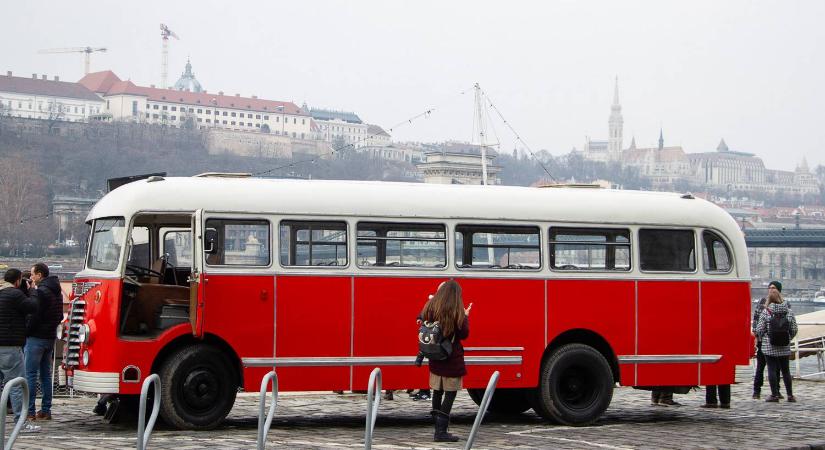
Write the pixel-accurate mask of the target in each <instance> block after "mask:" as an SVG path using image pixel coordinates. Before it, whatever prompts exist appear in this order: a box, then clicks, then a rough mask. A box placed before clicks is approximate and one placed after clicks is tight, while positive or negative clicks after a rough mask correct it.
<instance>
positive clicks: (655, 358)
mask: <svg viewBox="0 0 825 450" xmlns="http://www.w3.org/2000/svg"><path fill="white" fill-rule="evenodd" d="M720 359H722V355H621V356H619V357H618V360H619V364H663V363H675V364H688V363H715V362H717V361H719V360H720Z"/></svg>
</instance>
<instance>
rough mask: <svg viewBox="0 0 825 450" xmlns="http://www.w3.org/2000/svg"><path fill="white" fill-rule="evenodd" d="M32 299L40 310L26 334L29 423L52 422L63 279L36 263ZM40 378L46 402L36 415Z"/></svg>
mask: <svg viewBox="0 0 825 450" xmlns="http://www.w3.org/2000/svg"><path fill="white" fill-rule="evenodd" d="M31 272H32V278H31V281H32V284H33V286H34V287H33V288H32V289H31V297H32V299H34V300H36V301H37V307H38V310H37V312H36V313H34V314H32V315H31V316H30V317H29V324H28V330H27V333H26V347H25V354H26V379H27V380H28V382H29V387H30V389H31V392H32V395H31V396H30V397H29V412H28V416H29V420H51V419H52V411H51V410H52V389H53V387H52V363H53V362H54V342H55V339H56V338H57V327H58V325H59V324H60V322H61V321H62V320H63V295H62V293H61V288H60V280H58V279H57V276H55V275H49V266H47V265H46V264H44V263H37V264H35V265H34V266H32V269H31ZM38 373H39V375H40V389H41V392H42V393H43V399H42V400H41V404H40V411H37V413H36V414H35V400H36V399H35V395H34V392H35V389H34V387H35V384H36V383H37V379H38Z"/></svg>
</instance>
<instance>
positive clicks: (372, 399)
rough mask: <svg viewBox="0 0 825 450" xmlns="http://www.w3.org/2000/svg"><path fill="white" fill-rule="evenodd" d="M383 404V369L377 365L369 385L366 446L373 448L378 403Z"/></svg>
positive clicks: (365, 433)
mask: <svg viewBox="0 0 825 450" xmlns="http://www.w3.org/2000/svg"><path fill="white" fill-rule="evenodd" d="M380 404H381V369H380V368H378V367H376V368H375V369H372V373H370V382H369V386H368V387H367V426H366V430H365V431H364V448H365V449H366V450H370V449H371V448H372V432H373V431H375V419H376V418H377V417H378V405H380Z"/></svg>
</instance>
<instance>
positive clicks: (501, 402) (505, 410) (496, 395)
mask: <svg viewBox="0 0 825 450" xmlns="http://www.w3.org/2000/svg"><path fill="white" fill-rule="evenodd" d="M484 391H485V389H467V393H468V394H469V395H470V399H472V400H473V402H474V403H475V404H476V405H480V404H481V399H482V398H483V397H484ZM530 408H531V405H530V402H529V400H528V399H527V390H526V389H512V388H511V389H496V391H495V392H493V398H492V399H491V400H490V404H489V405H487V410H488V411H492V412H494V413H497V414H508V415H512V414H521V413H523V412H524V411H527V410H528V409H530Z"/></svg>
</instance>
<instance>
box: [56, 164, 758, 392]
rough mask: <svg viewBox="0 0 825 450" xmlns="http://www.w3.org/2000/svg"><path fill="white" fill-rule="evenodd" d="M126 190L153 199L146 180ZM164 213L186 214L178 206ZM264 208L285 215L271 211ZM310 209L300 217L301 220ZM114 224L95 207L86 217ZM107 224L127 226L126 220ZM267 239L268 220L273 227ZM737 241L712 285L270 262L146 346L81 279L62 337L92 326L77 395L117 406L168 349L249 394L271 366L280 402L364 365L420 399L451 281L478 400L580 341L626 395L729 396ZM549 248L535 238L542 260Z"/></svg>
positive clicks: (357, 384) (205, 284)
mask: <svg viewBox="0 0 825 450" xmlns="http://www.w3.org/2000/svg"><path fill="white" fill-rule="evenodd" d="M182 180H183V181H181V182H182V183H183V182H187V181H190V182H194V183H199V182H209V183H221V182H226V181H225V180H199V179H189V180H187V179H182ZM169 181H170V180H164V181H161V182H158V183H156V184H158V185H159V184H161V183H168V182H169ZM240 181H241V180H231V182H233V183H234V182H240ZM244 181H248V182H249V181H252V180H244ZM133 184H134V185H138V184H144V186H143V187H142V188H155V187H154V186H152V185H151V183H148V184H149V186H148V187H147V186H146V184H147V183H146V182H145V181H140V182H136V183H133ZM139 188H141V187H140V186H130V185H127V186H124V187H122V188H119V189H118V190H116V191H114V192H113V193H112V194H110V196H113V195H114V194H117V193H119V191H121V190H123V192H120V194H129V195H130V196H131V197H130V198H134V197H135V196H136V195H137V194H135V192H136V191H137V189H139ZM196 188H197V189H201V187H198V186H196ZM129 189H132V191H133V192H131V193H129V192H127V191H128V190H129ZM175 189H180V187H179V186H178V187H176V188H175ZM441 189H446V188H444V187H442V188H441ZM515 189H523V190H525V191H526V190H528V189H534V188H515ZM193 195H194V194H193ZM553 195H556V194H553ZM587 195H595V194H587ZM105 201H106V199H104V200H103V201H101V203H104V202H105ZM674 201H676V202H678V201H679V200H674ZM689 201H692V202H698V201H699V200H695V199H692V200H689ZM684 202H688V200H684ZM206 208H207V207H206V206H205V207H204V210H205V211H208V209H206ZM96 209H97V207H96ZM137 209H138V210H141V208H137ZM143 209H145V208H143ZM150 209H151V210H152V211H155V210H163V209H164V208H159V207H158V208H150ZM166 209H170V210H174V211H184V212H185V211H191V212H192V213H193V214H194V211H193V210H192V209H191V208H188V207H185V206H184V207H179V206H175V207H173V206H169V207H167V208H166ZM267 209H268V208H261V209H260V210H261V211H266V210H267ZM271 209H272V214H274V215H276V216H277V215H278V214H279V210H278V208H277V206H276V207H273V208H271ZM243 211H244V213H255V212H256V211H257V210H252V209H249V208H248V207H247V208H243ZM317 212H318V211H317V210H313V209H308V210H307V212H306V214H307V216H314V215H315V213H317ZM95 214H97V216H95ZM216 214H217V213H216ZM221 214H222V216H226V215H227V213H226V212H221ZM108 215H109V213H108V212H101V211H97V212H96V211H94V210H93V212H92V213H91V214H90V220H93V219H96V218H97V217H105V216H108ZM116 215H119V216H125V217H127V220H128V218H129V215H128V213H122V214H116ZM230 215H231V214H230ZM503 217H506V216H503ZM419 220H420V219H419ZM451 220H456V221H466V219H451ZM731 221H732V220H731ZM483 222H484V223H489V222H490V219H483ZM618 222H619V223H622V222H621V221H618ZM728 225H729V224H726V225H725V226H728ZM695 226H696V227H701V226H702V224H701V223H697V224H695ZM734 226H735V224H734ZM276 227H277V222H276V223H273V224H272V229H273V230H274V229H275V228H276ZM713 229H715V230H717V231H718V230H719V228H718V227H717V226H714V227H713ZM731 229H732V228H730V227H729V228H726V229H725V230H722V231H720V233H723V234H724V235H725V236H726V239H729V240H730V245H731V247H732V252H731V253H732V256H733V258H734V260H735V266H736V269H737V270H738V274H736V273H734V274H733V275H731V276H718V277H715V276H712V275H706V274H703V273H701V272H700V271H698V270H697V273H694V274H661V273H657V274H641V275H640V274H638V271H636V270H635V268H634V271H633V273H619V274H613V273H609V274H606V273H596V274H593V273H560V272H554V271H549V270H546V269H547V268H546V266H545V265H544V264H543V265H542V270H541V271H535V272H529V273H512V272H510V273H506V274H498V273H491V272H484V271H472V272H471V271H466V272H460V271H457V270H455V269H453V268H451V267H448V268H447V269H448V273H444V274H439V273H433V271H398V272H397V273H389V272H388V271H386V270H383V271H369V270H361V269H358V268H357V267H355V264H354V260H355V258H354V257H351V258H350V259H351V260H353V261H352V263H350V264H349V269H345V270H326V271H321V270H312V269H307V270H288V269H284V268H280V267H279V266H278V264H277V255H278V252H277V250H275V251H273V254H274V255H275V256H273V258H272V259H273V261H272V265H271V267H269V268H267V269H264V270H257V271H255V270H252V271H248V272H247V273H244V271H243V270H226V268H223V269H213V268H210V267H209V266H208V265H204V267H203V269H202V270H203V271H202V273H200V274H198V275H197V276H199V278H198V281H199V282H198V283H197V284H194V285H193V286H195V289H196V290H197V292H196V296H195V295H193V299H192V303H191V304H190V308H194V309H196V310H197V311H196V313H192V311H193V310H194V309H190V313H192V320H191V321H190V322H186V323H180V324H178V325H175V326H172V327H169V328H166V329H164V330H163V331H162V332H160V333H158V334H157V335H152V336H151V337H140V336H124V335H123V333H121V330H122V329H123V326H124V322H125V320H124V319H123V317H124V311H123V301H122V299H123V298H124V280H123V275H122V269H121V271H118V272H113V273H112V274H111V275H105V274H103V275H101V274H100V273H97V272H96V271H94V270H87V271H84V272H81V273H80V274H78V276H77V278H76V279H75V283H76V288H75V292H74V296H73V299H74V301H73V306H72V316H73V317H74V319H72V320H73V322H72V325H71V327H73V329H75V330H76V329H78V328H79V327H83V326H85V327H87V328H86V330H87V333H88V337H87V338H86V341H85V342H82V341H83V339H80V340H78V339H77V335H76V334H75V335H71V334H70V338H71V336H74V339H75V342H70V348H69V350H68V354H69V355H70V356H73V358H74V359H72V358H71V357H70V358H68V359H67V361H74V362H73V363H70V364H68V365H69V366H70V367H69V368H70V369H73V372H74V374H73V379H74V386H75V387H76V388H77V389H80V390H84V391H90V392H98V393H113V394H119V395H136V394H139V393H140V388H141V382H142V381H143V380H144V379H145V378H146V377H147V376H148V375H149V374H151V373H154V372H158V371H160V370H162V366H163V364H166V362H165V358H166V357H168V356H169V355H170V354H171V353H170V352H172V351H173V350H178V349H180V348H182V347H185V346H191V345H195V344H198V343H201V344H204V343H205V344H209V345H213V346H215V348H217V349H219V350H220V351H222V352H224V353H225V354H226V355H227V359H228V360H229V361H232V364H233V365H234V367H235V368H236V369H237V371H238V376H239V380H238V381H239V383H242V384H241V386H242V387H243V389H245V390H247V391H257V390H258V389H259V386H260V383H261V380H262V378H263V376H264V375H265V374H266V373H267V372H268V371H270V370H273V369H274V370H276V371H277V374H278V379H279V389H280V390H281V391H334V390H364V389H366V388H367V382H368V379H369V373H370V371H371V370H372V369H373V368H374V367H381V368H382V371H383V385H384V388H385V389H408V388H423V387H426V386H427V380H428V371H427V368H426V364H425V366H424V367H415V366H414V365H412V359H413V358H414V357H415V354H416V352H417V342H416V341H415V338H414V336H415V334H416V331H417V325H416V323H415V317H416V316H417V314H418V313H419V311H420V310H421V307H422V306H423V304H424V302H425V301H426V299H427V296H428V295H429V294H432V293H434V292H435V290H436V289H437V287H438V285H439V283H441V282H442V281H444V280H447V279H450V278H454V279H456V280H457V281H458V282H459V283H460V285H461V287H462V289H463V298H464V302H465V304H469V303H470V302H472V303H473V305H474V306H473V310H472V315H471V317H470V336H469V338H468V339H467V340H466V341H465V343H464V346H465V348H466V357H467V360H468V374H467V376H466V378H465V379H464V387H465V388H477V389H483V388H484V387H485V386H486V383H487V381H488V379H489V377H490V375H491V373H492V372H493V371H495V370H498V371H499V372H500V373H501V377H500V380H499V383H498V388H499V389H502V390H504V391H506V389H507V388H524V389H525V390H530V389H535V388H537V386H539V384H540V373H541V369H542V364H543V361H545V360H546V359H547V358H548V356H549V355H550V354H551V353H552V352H553V350H554V349H556V348H559V347H560V346H562V345H564V344H569V343H576V342H579V343H584V344H586V345H589V346H592V347H593V348H596V349H598V350H599V351H600V352H601V353H602V355H603V356H604V357H605V359H606V360H607V361H608V363H609V364H610V365H611V368H612V370H613V377H614V381H616V382H618V383H620V384H621V385H623V386H636V387H652V386H697V385H711V384H731V383H733V382H734V375H735V366H736V365H744V364H748V362H749V355H750V347H749V346H750V333H749V332H750V291H749V282H748V281H747V280H748V277H749V275H748V273H747V265H748V263H747V256H746V254H744V242H743V240H742V238H741V235H735V234H734V233H733V232H732V231H730V230H731ZM271 233H272V234H276V233H275V232H271ZM542 233H544V231H543V232H542ZM542 235H543V236H544V234H542ZM198 238H199V237H198V236H196V239H198ZM634 239H635V237H634ZM348 245H351V244H348ZM273 247H275V245H274V244H273ZM196 248H197V247H196ZM546 249H547V245H546V242H544V241H542V253H544V252H546ZM195 257H196V258H197V257H199V255H198V254H197V253H196V256H195ZM542 258H544V256H542ZM635 263H636V262H635V261H634V264H635ZM70 331H71V330H70ZM84 353H85V355H84ZM81 355H83V356H82V357H81ZM487 357H492V358H489V359H485V358H487ZM84 360H86V361H88V363H85V364H84Z"/></svg>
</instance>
